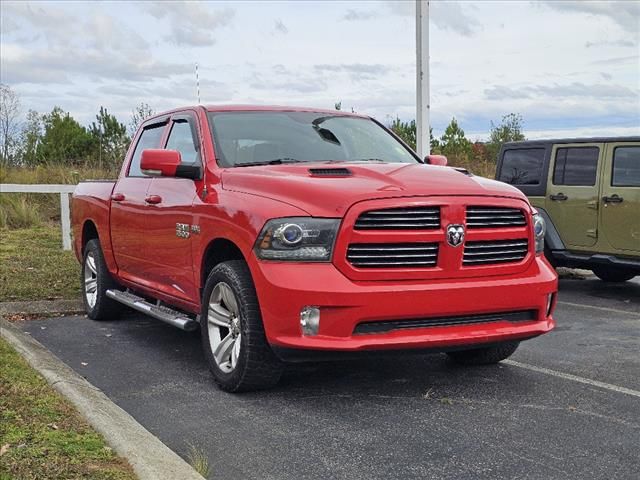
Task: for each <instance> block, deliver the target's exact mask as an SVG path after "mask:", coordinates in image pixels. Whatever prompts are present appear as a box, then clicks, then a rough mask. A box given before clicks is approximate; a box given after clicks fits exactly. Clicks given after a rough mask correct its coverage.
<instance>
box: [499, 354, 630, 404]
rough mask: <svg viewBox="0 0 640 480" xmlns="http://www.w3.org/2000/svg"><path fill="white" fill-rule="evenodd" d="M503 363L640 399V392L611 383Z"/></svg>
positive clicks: (532, 366) (510, 361)
mask: <svg viewBox="0 0 640 480" xmlns="http://www.w3.org/2000/svg"><path fill="white" fill-rule="evenodd" d="M502 363H506V364H507V365H512V366H514V367H520V368H525V369H527V370H531V371H533V372H538V373H544V374H546V375H552V376H554V377H558V378H564V379H565V380H572V381H574V382H578V383H584V384H586V385H592V386H594V387H598V388H604V389H606V390H611V391H612V392H618V393H626V394H627V395H632V396H634V397H638V398H640V392H639V391H637V390H632V389H630V388H625V387H619V386H617V385H612V384H610V383H604V382H599V381H598V380H591V379H589V378H583V377H578V376H577V375H571V374H570V373H564V372H558V371H556V370H551V369H549V368H544V367H536V366H535V365H529V364H528V363H520V362H516V361H515V360H504V361H503V362H502Z"/></svg>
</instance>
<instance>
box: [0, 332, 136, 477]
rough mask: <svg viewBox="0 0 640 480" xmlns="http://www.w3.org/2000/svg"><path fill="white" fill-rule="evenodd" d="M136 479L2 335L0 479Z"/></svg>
mask: <svg viewBox="0 0 640 480" xmlns="http://www.w3.org/2000/svg"><path fill="white" fill-rule="evenodd" d="M45 478H46V479H48V480H59V479H60V480H61V479H70V478H73V479H85V478H86V479H96V480H129V479H134V478H136V477H135V475H134V473H133V470H132V469H131V467H130V466H129V464H128V463H127V462H126V461H125V460H123V459H121V458H119V457H118V456H117V455H116V454H115V453H114V452H113V451H112V450H111V448H109V447H108V446H107V445H106V444H105V442H104V440H103V439H102V437H101V436H100V435H99V434H98V433H97V432H95V431H94V430H93V429H92V428H91V427H90V426H89V425H88V424H87V423H86V422H85V421H84V420H83V419H82V418H81V417H80V415H79V414H78V413H77V412H76V411H75V410H74V408H73V407H72V406H71V405H70V404H69V403H68V402H67V401H66V400H65V399H64V398H63V397H62V396H61V395H60V394H58V393H57V392H56V391H55V390H53V389H52V388H51V387H50V386H49V385H48V384H47V382H46V381H45V380H44V379H43V378H42V377H41V376H40V374H38V373H37V372H36V371H35V370H33V369H32V368H31V367H30V366H29V365H28V364H27V363H26V362H25V361H24V359H23V358H22V357H20V355H18V353H16V352H15V350H13V349H12V348H11V347H10V346H9V344H8V343H7V342H5V341H4V340H3V339H1V338H0V480H8V479H16V480H18V479H20V480H31V479H34V480H35V479H45Z"/></svg>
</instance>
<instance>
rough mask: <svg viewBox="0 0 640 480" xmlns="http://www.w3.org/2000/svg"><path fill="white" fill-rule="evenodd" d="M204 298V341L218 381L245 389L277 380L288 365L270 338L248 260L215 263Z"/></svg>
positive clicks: (227, 386) (227, 388)
mask: <svg viewBox="0 0 640 480" xmlns="http://www.w3.org/2000/svg"><path fill="white" fill-rule="evenodd" d="M202 298H203V301H202V314H201V316H200V319H201V320H200V322H201V323H200V329H201V332H202V347H203V350H204V355H205V357H206V359H207V363H208V364H209V369H210V370H211V373H212V374H213V378H214V380H215V382H216V383H217V384H218V386H219V387H220V388H221V389H222V390H225V391H227V392H246V391H250V390H261V389H265V388H269V387H272V386H274V385H275V384H276V383H278V381H279V380H280V376H281V375H282V370H283V365H282V362H281V361H280V360H279V359H278V358H277V357H276V356H275V354H274V353H273V351H272V350H271V347H270V346H269V343H268V342H267V338H266V335H265V332H264V326H263V323H262V316H261V314H260V307H259V305H258V297H257V295H256V291H255V287H254V284H253V279H252V278H251V272H250V271H249V268H248V267H247V264H246V263H245V262H244V261H242V260H232V261H228V262H223V263H220V264H218V265H216V266H215V267H214V268H213V269H212V270H211V273H210V274H209V277H208V278H207V282H206V284H205V288H204V292H203V296H202Z"/></svg>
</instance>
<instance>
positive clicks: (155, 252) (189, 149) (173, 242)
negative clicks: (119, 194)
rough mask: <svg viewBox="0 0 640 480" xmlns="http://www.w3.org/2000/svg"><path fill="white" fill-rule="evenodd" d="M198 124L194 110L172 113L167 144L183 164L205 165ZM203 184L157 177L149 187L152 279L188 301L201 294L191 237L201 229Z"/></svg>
mask: <svg viewBox="0 0 640 480" xmlns="http://www.w3.org/2000/svg"><path fill="white" fill-rule="evenodd" d="M196 125H197V119H196V116H195V114H193V113H190V112H182V113H180V114H177V115H173V116H172V117H171V121H170V125H169V128H170V131H169V134H168V136H167V140H166V144H165V145H164V148H166V149H169V150H177V151H179V152H180V155H181V159H182V165H201V158H200V151H201V148H200V145H199V141H198V136H197V129H196ZM201 172H202V168H201ZM201 188H202V181H201V180H195V181H194V180H192V179H190V178H175V177H154V178H153V180H152V181H151V185H150V186H149V190H148V196H149V197H150V198H151V199H152V200H153V204H151V205H150V207H149V213H148V216H147V218H148V223H147V241H146V246H147V256H148V257H149V264H150V268H149V270H148V277H149V280H150V281H151V282H152V283H153V288H154V289H156V290H159V291H161V292H163V293H165V294H168V295H171V296H172V297H176V298H179V299H182V300H186V301H193V299H195V298H198V297H199V295H198V287H197V285H196V282H195V279H194V267H193V257H192V248H191V239H192V236H193V235H197V232H198V227H197V226H196V225H194V224H193V223H194V222H193V202H194V199H196V197H197V196H198V193H199V191H200V190H201Z"/></svg>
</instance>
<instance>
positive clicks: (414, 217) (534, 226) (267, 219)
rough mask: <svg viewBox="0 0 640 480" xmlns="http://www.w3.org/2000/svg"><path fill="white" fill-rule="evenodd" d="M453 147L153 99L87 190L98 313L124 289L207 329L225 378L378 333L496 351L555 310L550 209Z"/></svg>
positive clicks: (479, 352) (549, 321) (331, 120)
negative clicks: (474, 170) (109, 168)
mask: <svg viewBox="0 0 640 480" xmlns="http://www.w3.org/2000/svg"><path fill="white" fill-rule="evenodd" d="M445 160H446V159H444V158H443V157H436V156H432V157H427V158H426V159H425V160H422V159H420V158H419V157H418V156H416V154H415V153H414V152H413V151H412V150H411V149H410V148H409V147H408V146H407V145H406V144H404V143H403V142H402V141H401V140H400V139H399V138H398V137H396V136H395V135H394V134H393V133H392V132H390V131H389V130H387V129H386V128H385V127H384V126H383V125H381V124H380V123H378V122H377V121H375V120H374V119H372V118H369V117H365V116H360V115H355V114H352V113H343V112H339V111H333V110H331V111H328V110H318V109H306V108H283V107H254V106H240V107H239V106H216V107H203V106H197V107H187V108H181V109H177V110H174V111H171V112H167V113H164V114H161V115H156V116H154V117H153V118H150V119H147V120H146V121H145V122H144V124H143V125H142V126H141V127H140V129H139V131H138V132H137V133H136V135H135V137H134V139H133V142H132V144H131V148H130V149H129V152H128V153H127V156H126V158H125V161H124V164H123V166H122V170H121V172H120V176H119V178H118V180H117V181H115V182H113V181H94V182H84V183H81V184H80V185H78V187H77V189H76V191H75V193H74V196H73V205H72V208H73V233H74V238H75V241H74V248H75V252H76V255H77V257H78V259H79V260H80V262H81V263H82V287H83V291H84V295H83V296H84V302H85V306H86V310H87V314H88V316H89V317H90V318H92V319H95V320H101V319H110V318H113V316H114V314H115V313H114V312H115V308H116V307H117V306H119V305H121V304H124V305H127V306H129V307H131V308H134V309H136V310H139V311H142V312H145V313H146V314H148V315H150V316H152V317H155V318H157V319H160V320H162V321H165V322H167V323H170V324H172V325H174V326H177V327H179V328H182V329H183V330H195V329H200V331H201V336H202V345H203V348H204V352H205V356H206V358H207V361H208V363H209V366H210V369H211V371H212V373H213V376H214V378H215V380H216V382H217V383H218V385H219V386H220V387H221V388H222V389H224V390H227V391H243V390H251V389H258V388H265V387H268V386H271V385H274V384H275V383H276V382H277V381H278V379H279V377H280V375H281V372H282V368H283V364H284V362H286V361H303V360H307V359H316V358H321V357H327V356H329V357H334V356H336V355H338V356H340V355H339V354H349V353H354V352H363V351H373V350H389V349H425V350H427V349H429V350H437V351H444V352H446V353H447V354H449V355H450V357H451V358H452V359H453V360H454V361H455V362H458V363H463V364H483V363H495V362H499V361H500V360H503V359H505V358H507V357H508V356H509V355H511V354H512V353H513V352H514V351H515V349H516V348H517V346H518V343H519V342H520V341H521V340H525V339H529V338H532V337H535V336H537V335H541V334H543V333H546V332H548V331H550V330H551V329H552V328H553V327H554V325H555V323H554V320H553V318H552V310H553V308H554V304H555V298H556V291H557V277H556V274H555V271H554V270H553V268H551V267H550V265H549V264H548V263H547V261H546V260H545V258H544V255H543V250H544V240H543V239H544V229H545V226H544V220H543V219H542V218H541V217H539V216H538V215H537V214H536V211H535V210H534V209H532V207H531V205H530V204H529V202H528V201H527V199H526V197H525V196H524V195H523V194H522V193H521V192H520V191H519V190H517V189H516V188H514V187H512V186H510V185H507V184H505V183H500V182H496V181H493V180H488V179H486V178H481V177H476V176H473V175H471V174H469V173H468V172H466V171H464V170H461V169H456V168H451V167H447V166H444V165H443V164H444V163H445Z"/></svg>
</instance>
